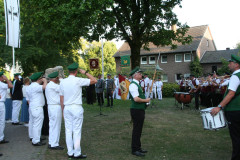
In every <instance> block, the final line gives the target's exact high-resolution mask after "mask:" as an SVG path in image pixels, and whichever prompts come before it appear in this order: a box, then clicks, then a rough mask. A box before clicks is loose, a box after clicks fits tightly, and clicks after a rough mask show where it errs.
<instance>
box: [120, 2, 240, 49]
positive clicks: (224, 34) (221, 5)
mask: <svg viewBox="0 0 240 160" xmlns="http://www.w3.org/2000/svg"><path fill="white" fill-rule="evenodd" d="M181 5H182V8H179V7H175V8H174V12H175V13H176V14H177V17H178V19H179V21H180V22H181V23H182V24H184V23H187V25H188V26H190V27H194V26H200V25H209V28H210V31H211V33H212V36H213V40H214V42H215V45H216V47H217V50H225V49H226V48H230V49H234V48H235V47H236V44H237V43H240V9H239V7H240V0H183V1H182V3H181ZM116 44H117V48H118V49H119V48H120V47H121V45H122V44H123V41H119V42H116Z"/></svg>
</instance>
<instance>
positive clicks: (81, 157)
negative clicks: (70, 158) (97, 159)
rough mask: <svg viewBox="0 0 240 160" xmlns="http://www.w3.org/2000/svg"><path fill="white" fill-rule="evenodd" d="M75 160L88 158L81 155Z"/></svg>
mask: <svg viewBox="0 0 240 160" xmlns="http://www.w3.org/2000/svg"><path fill="white" fill-rule="evenodd" d="M74 158H75V159H84V158H87V155H83V154H81V155H80V156H77V157H74Z"/></svg>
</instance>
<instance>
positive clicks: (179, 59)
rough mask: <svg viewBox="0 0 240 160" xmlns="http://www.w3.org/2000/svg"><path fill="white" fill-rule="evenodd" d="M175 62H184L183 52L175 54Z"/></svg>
mask: <svg viewBox="0 0 240 160" xmlns="http://www.w3.org/2000/svg"><path fill="white" fill-rule="evenodd" d="M175 62H182V54H176V55H175Z"/></svg>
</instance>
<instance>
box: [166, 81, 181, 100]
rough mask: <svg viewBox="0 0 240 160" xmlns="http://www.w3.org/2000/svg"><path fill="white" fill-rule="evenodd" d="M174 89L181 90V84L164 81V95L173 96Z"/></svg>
mask: <svg viewBox="0 0 240 160" xmlns="http://www.w3.org/2000/svg"><path fill="white" fill-rule="evenodd" d="M174 90H176V91H179V85H178V84H176V83H163V89H162V95H163V97H173V92H174Z"/></svg>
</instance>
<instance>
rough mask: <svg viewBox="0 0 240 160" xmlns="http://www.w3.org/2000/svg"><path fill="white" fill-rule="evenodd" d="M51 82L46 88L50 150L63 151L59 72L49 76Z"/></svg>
mask: <svg viewBox="0 0 240 160" xmlns="http://www.w3.org/2000/svg"><path fill="white" fill-rule="evenodd" d="M48 77H49V78H50V82H49V83H48V84H47V86H46V90H45V94H46V98H47V104H48V117H49V142H48V145H49V146H48V148H49V149H53V150H63V149H64V148H63V147H62V146H59V138H60V131H61V123H62V109H61V104H60V85H59V77H58V72H53V73H51V74H49V75H48Z"/></svg>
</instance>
